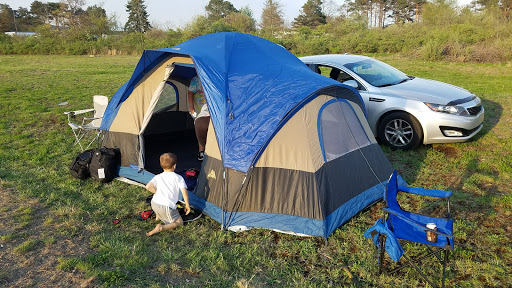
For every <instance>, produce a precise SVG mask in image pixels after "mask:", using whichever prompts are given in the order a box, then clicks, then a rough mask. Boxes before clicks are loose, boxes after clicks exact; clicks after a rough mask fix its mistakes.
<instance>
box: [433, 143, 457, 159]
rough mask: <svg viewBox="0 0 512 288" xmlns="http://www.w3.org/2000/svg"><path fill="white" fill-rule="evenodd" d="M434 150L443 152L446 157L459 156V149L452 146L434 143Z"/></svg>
mask: <svg viewBox="0 0 512 288" xmlns="http://www.w3.org/2000/svg"><path fill="white" fill-rule="evenodd" d="M434 150H437V151H439V152H441V153H443V154H444V155H445V156H446V157H447V158H457V157H459V150H458V149H457V148H455V147H452V146H446V145H435V146H434Z"/></svg>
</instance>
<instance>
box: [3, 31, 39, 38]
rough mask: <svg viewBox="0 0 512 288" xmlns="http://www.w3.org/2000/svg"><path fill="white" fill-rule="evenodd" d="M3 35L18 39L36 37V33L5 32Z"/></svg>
mask: <svg viewBox="0 0 512 288" xmlns="http://www.w3.org/2000/svg"><path fill="white" fill-rule="evenodd" d="M5 34H7V35H9V36H19V37H29V36H36V35H37V33H35V32H5Z"/></svg>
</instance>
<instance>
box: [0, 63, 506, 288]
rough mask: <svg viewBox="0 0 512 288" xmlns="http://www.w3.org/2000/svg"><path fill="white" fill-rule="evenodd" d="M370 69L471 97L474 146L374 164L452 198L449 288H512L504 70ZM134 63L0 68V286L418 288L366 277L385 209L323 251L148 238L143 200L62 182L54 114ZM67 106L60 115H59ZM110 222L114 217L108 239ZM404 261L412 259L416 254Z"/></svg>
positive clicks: (402, 280)
mask: <svg viewBox="0 0 512 288" xmlns="http://www.w3.org/2000/svg"><path fill="white" fill-rule="evenodd" d="M379 58H380V59H381V60H384V61H385V62H387V63H389V64H391V65H394V66H396V67H398V68H399V69H401V70H402V71H404V72H406V73H408V74H410V75H414V76H419V77H426V78H432V79H436V80H440V81H444V82H448V83H451V84H454V85H458V86H462V87H464V88H466V89H468V90H471V91H473V92H474V93H476V94H477V95H479V96H480V97H481V98H482V100H483V105H484V107H485V109H486V114H485V121H484V128H483V129H482V131H481V132H480V133H479V134H478V135H477V136H476V137H475V138H474V139H473V140H472V141H470V142H467V143H459V144H443V145H437V144H436V145H428V146H422V147H419V148H418V149H415V150H414V151H407V152H403V151H391V150H389V149H385V148H384V151H385V153H386V154H387V156H388V158H389V159H390V160H391V162H392V163H393V165H394V167H396V168H397V169H399V171H400V173H401V174H402V176H403V177H404V178H405V180H406V181H407V182H408V183H409V184H410V185H412V186H417V187H423V188H436V189H444V190H452V191H453V192H454V196H453V197H452V200H453V201H452V204H453V205H452V208H453V210H454V213H453V214H454V217H455V219H456V221H455V247H456V248H455V251H454V254H452V255H453V257H452V259H451V260H452V261H451V262H450V263H449V270H448V285H449V286H457V287H504V286H509V287H510V285H511V284H510V283H512V276H511V275H512V273H511V272H512V225H511V223H512V185H511V181H512V140H511V139H512V65H511V63H504V64H492V65H491V64H467V63H466V64H454V63H444V62H423V61H419V60H413V59H403V58H399V57H395V56H386V57H379ZM137 61H138V58H137V57H93V58H90V57H64V56H0V212H1V213H0V244H1V247H0V286H2V287H6V286H16V287H30V286H39V287H70V286H71V287H77V286H81V287H96V286H104V287H112V286H113V287H120V286H123V287H124V286H128V287H167V286H179V287H344V286H349V285H354V286H361V287H393V286H395V287H423V286H425V284H424V282H423V281H421V279H420V277H419V276H418V275H417V274H416V273H415V272H414V270H408V269H405V270H402V271H400V272H398V273H396V274H393V275H389V274H383V275H381V276H377V267H376V263H377V260H376V249H375V247H374V246H373V244H372V243H371V242H370V240H368V239H366V238H364V237H363V232H364V231H365V230H366V229H367V228H369V227H370V226H371V225H373V223H374V222H375V220H376V219H378V218H380V217H381V216H382V213H381V212H380V207H381V206H382V203H378V204H377V205H375V206H373V207H372V208H371V209H369V210H368V211H365V212H364V213H362V214H360V215H357V216H356V217H354V218H353V219H351V220H350V221H349V222H348V223H346V225H344V226H342V227H340V228H339V229H337V230H336V231H335V232H334V233H333V234H332V235H331V236H330V237H329V239H328V245H327V246H325V243H324V240H323V239H322V238H317V237H312V238H299V237H294V236H290V235H284V234H278V233H275V232H271V231H268V230H264V229H254V230H251V231H247V232H240V233H236V234H235V233H231V232H223V231H221V230H220V225H219V224H218V223H217V222H215V221H213V220H212V219H210V218H208V217H202V218H201V219H199V220H198V221H195V222H192V223H190V224H188V225H185V226H182V227H180V228H178V229H177V230H175V231H172V232H168V233H167V232H166V233H161V234H159V235H156V236H154V237H151V238H148V237H146V236H145V232H147V231H149V230H151V229H152V227H153V226H154V223H146V222H142V221H138V220H136V215H137V214H138V213H139V212H141V211H143V210H145V209H147V208H146V206H145V204H144V200H145V198H146V196H147V195H148V193H147V192H146V191H145V190H143V189H142V188H140V187H137V186H132V185H128V184H125V183H122V182H119V181H114V182H112V183H109V184H100V183H98V182H95V181H93V180H86V181H79V180H76V179H74V178H72V177H71V176H70V175H69V172H68V165H69V164H70V162H71V160H72V159H73V158H74V156H75V155H76V154H77V153H78V152H79V151H78V148H77V147H76V146H73V145H72V143H73V135H72V133H71V129H70V128H69V127H68V126H67V119H66V117H65V115H63V112H65V111H71V110H77V109H84V108H89V107H90V106H91V104H92V97H91V96H92V95H95V94H101V95H107V96H109V97H111V96H112V95H113V93H114V92H115V91H116V90H117V88H118V87H120V86H121V85H122V84H123V83H124V82H125V81H127V80H128V79H129V77H130V76H131V72H132V71H133V69H134V67H135V64H136V63H137ZM65 101H67V102H68V103H69V104H68V105H67V106H59V105H57V104H58V103H61V102H65ZM406 207H409V208H415V209H418V210H419V211H421V212H426V211H432V210H433V209H434V208H433V203H432V202H430V201H429V200H428V199H419V198H413V199H410V200H408V202H407V203H406ZM113 217H124V218H123V220H122V222H121V223H120V224H119V225H115V226H114V225H112V224H111V220H112V218H113ZM405 249H406V250H408V251H412V252H416V251H417V250H418V248H417V247H416V246H413V245H408V246H406V247H405ZM387 259H389V258H387ZM425 266H426V267H431V266H433V262H430V261H426V262H425ZM427 273H429V274H430V273H432V270H429V271H427ZM349 275H353V278H350V277H349ZM436 279H439V278H436Z"/></svg>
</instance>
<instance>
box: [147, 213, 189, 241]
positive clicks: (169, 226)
mask: <svg viewBox="0 0 512 288" xmlns="http://www.w3.org/2000/svg"><path fill="white" fill-rule="evenodd" d="M182 224H183V219H181V217H180V218H178V220H176V221H174V222H172V223H169V224H165V225H162V224H157V225H156V227H155V229H153V230H151V231H149V232H148V233H146V236H152V235H155V234H156V233H160V232H162V231H167V230H171V229H175V228H178V227H179V226H181V225H182Z"/></svg>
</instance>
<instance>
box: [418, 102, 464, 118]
mask: <svg viewBox="0 0 512 288" xmlns="http://www.w3.org/2000/svg"><path fill="white" fill-rule="evenodd" d="M425 105H427V107H428V108H430V110H432V111H435V112H442V113H448V114H453V115H459V116H469V113H468V111H467V110H466V108H464V107H461V106H456V105H441V104H434V103H426V102H425Z"/></svg>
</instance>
